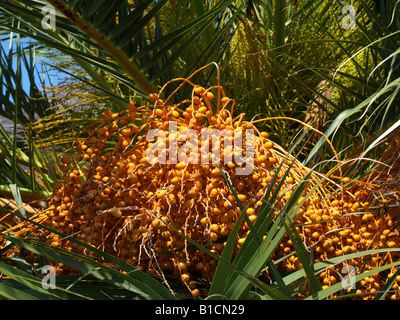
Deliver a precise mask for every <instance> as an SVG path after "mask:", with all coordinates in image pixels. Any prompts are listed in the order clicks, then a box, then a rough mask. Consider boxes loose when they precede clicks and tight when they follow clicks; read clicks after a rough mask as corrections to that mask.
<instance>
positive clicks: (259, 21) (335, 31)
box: [0, 0, 400, 299]
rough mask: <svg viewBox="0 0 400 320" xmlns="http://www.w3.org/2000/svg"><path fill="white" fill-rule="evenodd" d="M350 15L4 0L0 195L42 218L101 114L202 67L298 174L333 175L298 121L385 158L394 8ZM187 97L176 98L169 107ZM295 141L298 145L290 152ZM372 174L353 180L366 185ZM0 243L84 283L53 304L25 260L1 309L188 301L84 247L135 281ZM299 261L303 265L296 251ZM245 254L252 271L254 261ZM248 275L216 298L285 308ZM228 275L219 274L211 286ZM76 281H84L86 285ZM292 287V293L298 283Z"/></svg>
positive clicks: (392, 121)
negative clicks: (75, 147)
mask: <svg viewBox="0 0 400 320" xmlns="http://www.w3.org/2000/svg"><path fill="white" fill-rule="evenodd" d="M346 5H348V4H347V3H345V1H340V0H324V1H318V0H274V1H267V0H247V1H244V0H236V1H232V0H220V1H216V0H208V1H200V0H196V1H167V0H158V1H153V0H115V1H111V2H110V1H106V0H96V1H94V0H47V1H45V0H0V8H1V11H0V42H1V44H2V45H1V54H0V87H1V90H0V119H3V120H2V122H1V123H0V172H1V175H0V197H3V198H5V199H8V200H9V201H14V202H15V203H14V204H15V206H16V207H21V206H22V205H23V204H24V203H30V204H31V205H32V206H33V207H35V206H36V207H39V208H43V207H45V206H46V199H48V197H49V196H50V195H51V193H52V192H53V187H54V183H55V182H57V181H58V180H59V179H60V178H61V176H62V172H61V171H60V169H59V164H60V155H61V154H63V153H65V152H67V151H68V150H69V146H70V144H71V141H72V140H73V139H74V138H75V136H76V135H77V133H78V132H80V131H81V130H82V129H83V128H84V127H86V126H88V125H90V124H91V123H94V122H95V121H97V120H98V119H99V118H100V117H101V113H102V111H103V109H104V108H105V107H107V108H111V109H112V110H113V111H116V112H117V111H121V110H123V109H126V108H127V107H128V103H129V101H135V102H137V103H141V102H144V101H146V100H148V95H149V94H151V93H154V92H158V90H159V89H160V88H161V86H162V85H163V84H164V83H166V82H167V81H168V80H170V79H173V78H177V77H187V76H189V75H190V74H192V73H193V72H194V71H195V70H197V69H199V68H200V67H201V66H203V65H206V64H208V63H210V62H215V63H216V64H218V66H219V70H220V73H221V81H222V82H223V83H224V87H225V89H226V92H227V94H228V95H229V96H230V97H232V98H234V99H235V100H236V101H237V103H238V104H239V105H240V110H238V112H245V113H246V116H247V117H248V119H251V118H257V117H259V118H260V119H261V118H267V120H266V121H263V122H260V123H259V126H260V128H261V129H263V130H267V131H268V132H271V135H272V137H273V139H274V140H276V142H277V143H279V144H280V145H282V146H284V147H285V149H289V148H290V147H291V146H292V145H294V148H293V152H295V153H296V155H297V156H298V158H299V159H301V160H302V161H303V163H304V164H305V165H310V166H316V168H318V169H319V170H321V171H324V170H326V171H328V170H329V169H330V168H331V167H332V166H334V164H332V163H331V162H328V163H327V162H326V161H321V160H326V159H330V158H332V156H333V155H332V153H331V152H332V150H331V149H330V148H329V146H328V145H327V144H326V139H325V138H324V137H321V136H315V135H311V131H310V132H308V131H307V130H305V128H304V127H302V126H301V125H299V123H300V122H303V123H308V124H309V125H311V126H314V127H315V128H317V129H318V130H319V131H321V132H324V133H325V137H329V138H330V139H331V140H332V141H333V144H334V147H335V149H336V150H338V151H340V152H339V153H340V157H341V159H342V160H343V159H344V160H346V159H350V158H352V157H356V156H359V155H360V154H362V155H363V156H365V157H367V156H368V157H370V158H373V159H375V160H379V159H380V157H381V154H382V152H383V150H384V149H385V147H386V146H387V144H388V143H389V142H388V141H390V138H391V137H393V136H396V133H397V132H398V128H399V127H400V122H399V112H398V106H399V95H398V94H397V93H398V91H399V89H400V85H399V80H398V79H399V72H400V71H399V68H398V62H397V61H398V53H399V49H398V48H399V43H400V41H399V31H398V30H399V26H400V17H399V12H398V10H399V6H398V2H394V1H377V0H376V1H373V0H354V1H352V3H351V7H348V6H347V7H346ZM343 8H347V9H348V10H347V11H346V10H343ZM349 8H350V9H351V8H353V9H354V11H351V10H350V9H349ZM353 9H352V10H353ZM354 12H355V13H356V15H355V16H353V15H352V14H353V13H354ZM343 21H344V24H343ZM349 21H350V22H351V23H352V24H351V27H350V24H349ZM346 23H347V24H346ZM353 23H354V24H353ZM344 25H345V26H346V25H347V26H348V28H344V27H343V26H344ZM353 27H354V28H353ZM215 76H216V70H215V69H214V70H212V71H209V72H208V73H199V74H197V77H198V78H197V79H196V81H197V82H201V83H204V86H211V85H213V84H215V81H216V80H215ZM168 90H169V91H167V92H166V94H168V93H169V92H172V90H174V86H173V85H171V86H169V87H168ZM185 94H187V93H185V92H184V91H180V93H179V94H177V95H176V96H175V97H176V99H177V101H181V100H182V97H183V96H184V95H185ZM291 119H292V120H293V119H294V120H298V121H292V120H291ZM5 121H8V123H9V124H10V126H9V128H8V129H7V128H5V126H4V125H3V124H4V122H5ZM304 131H306V132H305V133H304ZM296 135H301V137H302V138H303V140H304V141H306V142H305V143H304V144H302V145H301V146H300V145H296V144H295V143H293V141H294V137H295V136H296ZM370 168H371V166H370V165H363V166H359V167H354V166H353V167H348V168H347V170H348V172H349V173H354V174H359V175H361V174H363V173H364V172H365V171H366V170H368V169H370ZM3 211H4V213H5V214H6V213H10V212H11V209H10V207H5V208H3ZM0 217H1V212H0ZM17 219H22V220H24V219H25V220H26V219H29V214H27V211H26V210H24V209H23V208H21V209H20V210H18V211H17ZM1 221H2V220H0V224H1V223H2V222H1ZM7 227H8V226H7V225H2V224H1V225H0V228H2V229H0V232H2V230H5V229H7ZM53 231H54V230H53ZM0 236H2V237H4V239H6V240H7V241H9V243H14V244H17V245H19V246H21V247H22V248H23V249H24V250H28V251H32V252H34V253H36V254H39V255H40V256H42V257H43V258H44V259H50V260H57V261H59V262H62V263H64V264H67V265H70V266H72V267H74V268H76V269H77V270H79V271H81V272H82V273H83V276H77V277H73V278H65V279H64V278H60V282H59V285H60V287H59V289H57V290H56V291H52V292H51V293H50V292H49V291H46V290H44V289H43V288H42V287H41V284H40V281H38V280H37V278H36V277H35V276H34V275H32V272H30V269H31V265H29V263H28V262H27V261H23V259H22V258H21V257H18V256H16V257H12V258H9V259H0V273H3V274H5V275H8V276H9V277H10V278H11V279H6V280H4V281H2V282H0V295H2V296H4V297H7V298H15V299H26V298H32V299H34V298H56V299H75V298H77V299H85V298H86V299H96V298H102V297H103V296H102V294H106V295H107V296H110V297H113V298H117V297H123V298H132V297H138V296H139V297H144V298H149V299H172V298H177V297H178V298H179V297H181V296H182V297H185V294H186V293H184V292H185V288H181V287H179V286H178V285H176V287H174V285H175V284H174V282H173V281H172V282H171V283H170V287H168V286H164V285H162V284H160V283H159V282H157V281H155V280H154V279H153V278H151V277H150V276H148V275H146V274H145V273H142V272H136V270H135V272H133V271H134V270H133V268H132V266H130V265H127V264H126V263H124V262H123V261H120V260H118V259H116V258H115V257H112V256H109V255H106V254H105V253H102V252H100V251H99V250H95V249H93V248H90V246H88V245H86V244H84V243H80V242H79V245H81V246H85V247H87V248H88V249H90V250H93V252H94V253H95V254H98V255H101V256H103V258H104V259H105V260H107V261H109V262H110V263H111V264H113V265H117V266H118V267H119V268H121V269H123V270H125V272H126V273H130V274H131V275H132V277H129V276H127V275H126V273H120V272H116V271H115V270H114V269H112V268H111V267H108V266H104V265H103V264H100V263H98V262H97V261H96V260H92V259H91V258H89V257H84V256H76V255H72V254H68V253H67V252H63V251H62V250H60V249H56V248H51V247H49V246H46V245H44V244H37V243H32V242H29V241H28V240H24V239H17V238H14V237H13V235H12V234H7V235H6V234H3V233H1V234H0ZM298 250H299V252H300V254H303V257H304V259H309V261H311V257H308V256H307V255H306V254H305V253H304V248H301V247H300V248H299V249H298ZM250 252H251V253H252V254H253V256H251V254H250ZM243 256H246V257H247V258H248V257H252V258H253V259H254V266H257V265H258V264H260V262H259V261H258V262H257V259H258V258H257V253H256V251H254V252H253V251H251V250H249V252H248V253H247V255H246V254H243ZM264 259H266V258H265V257H264ZM239 260H240V259H239ZM242 260H243V259H242ZM250 260H251V259H250ZM266 261H267V260H266ZM220 263H225V264H227V261H222V262H220ZM269 263H270V262H269ZM228 265H229V263H228ZM35 267H37V272H40V271H41V269H40V268H41V266H35ZM270 268H271V269H272V270H274V269H273V266H271V265H270ZM233 269H234V268H233ZM235 270H236V269H235ZM254 270H256V271H254V274H247V275H246V277H245V278H246V281H247V283H246V284H245V283H242V282H239V285H238V288H239V289H238V290H236V291H235V290H234V288H233V287H232V285H234V284H235V285H236V284H237V281H236V282H235V281H232V282H231V287H229V286H228V287H226V288H225V289H226V290H225V291H224V292H220V291H218V290H217V289H216V291H215V292H218V294H232V295H231V296H230V297H232V298H237V297H240V298H248V297H250V296H251V293H250V290H249V286H248V283H251V284H252V285H255V286H256V287H257V288H258V289H259V290H260V291H261V292H263V294H265V295H262V297H263V298H264V297H269V298H275V299H283V298H290V297H292V295H293V292H291V291H290V290H291V288H292V287H291V286H290V283H289V284H288V283H287V281H289V280H288V279H289V278H284V277H283V276H280V275H277V274H275V277H276V281H277V283H276V284H275V285H274V286H269V285H267V284H265V283H262V282H261V281H259V280H258V279H257V276H258V275H259V270H258V269H257V268H254ZM236 271H237V270H236ZM223 272H226V273H225V274H224V273H223ZM229 272H231V271H229V270H227V269H224V268H221V269H220V271H219V273H218V275H219V276H222V278H224V277H225V276H226V275H228V274H230V273H229ZM232 272H233V271H232ZM230 275H231V274H230ZM307 276H309V277H311V282H314V283H315V279H314V280H313V279H312V277H313V276H312V275H310V274H309V273H307ZM84 278H86V279H90V281H92V282H90V281H89V282H88V283H86V284H85V286H82V285H80V283H81V280H83V279H84ZM222 278H220V279H222ZM291 279H292V280H290V281H292V283H295V282H297V281H299V279H300V277H297V278H296V277H293V278H291ZM1 280H3V279H1ZM99 286H100V287H101V288H102V290H101V292H102V293H99V290H98V288H99ZM27 287H28V288H29V289H28V290H27ZM214 288H215V287H214ZM181 291H182V293H181ZM171 292H174V294H172V293H171Z"/></svg>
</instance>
